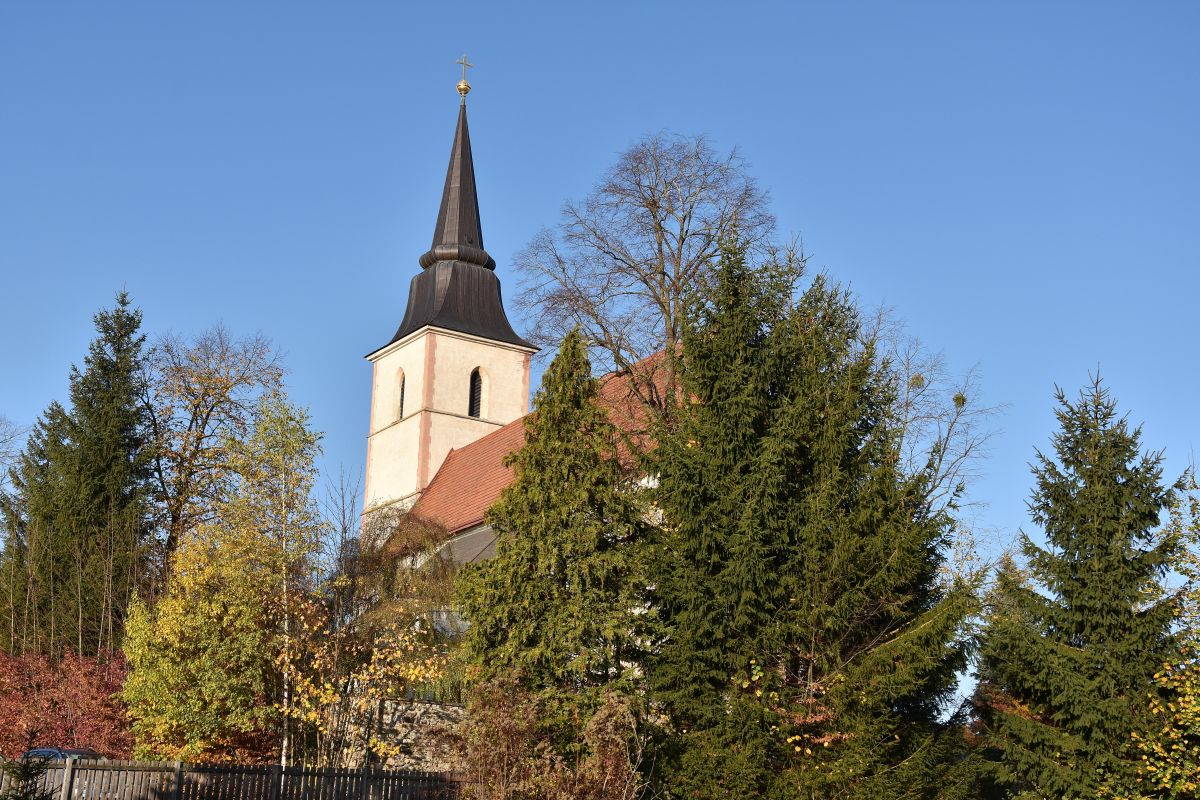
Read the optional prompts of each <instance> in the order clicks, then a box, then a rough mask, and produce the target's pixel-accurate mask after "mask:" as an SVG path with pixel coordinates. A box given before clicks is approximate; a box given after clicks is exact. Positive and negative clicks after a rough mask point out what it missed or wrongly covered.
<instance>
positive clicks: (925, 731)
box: [648, 248, 972, 798]
mask: <svg viewBox="0 0 1200 800" xmlns="http://www.w3.org/2000/svg"><path fill="white" fill-rule="evenodd" d="M692 319H693V322H692V324H691V325H690V326H689V329H688V330H687V332H686V334H685V337H684V344H683V353H682V355H683V363H682V370H681V374H682V376H683V385H684V391H685V393H686V396H688V397H689V398H691V401H692V402H690V403H688V404H687V405H686V407H685V409H684V410H683V411H682V413H681V414H680V417H679V420H678V424H677V428H676V429H675V430H673V431H662V432H661V434H660V447H659V450H658V457H657V459H656V467H657V470H658V473H659V480H660V484H659V488H658V491H657V498H658V502H659V505H660V506H661V509H662V512H663V514H664V516H665V518H666V533H665V540H664V543H663V546H662V548H661V552H660V553H659V557H658V558H657V559H656V562H655V566H656V570H655V573H654V575H653V583H654V585H655V598H654V600H655V606H656V607H657V609H658V612H659V613H660V614H661V616H662V623H663V625H664V630H665V639H664V641H663V644H662V647H661V649H660V651H659V652H658V653H657V654H655V655H653V656H652V657H651V659H650V661H649V663H648V676H649V681H650V686H651V689H652V698H653V699H654V700H655V701H656V702H657V703H659V704H661V706H662V707H663V709H664V710H665V711H666V712H667V714H668V716H669V719H670V725H669V730H668V732H667V733H668V742H669V743H670V744H669V746H668V748H667V750H666V752H664V754H663V755H664V756H665V761H666V762H667V768H666V772H667V773H668V774H667V776H666V778H667V780H666V785H668V786H669V787H671V788H672V789H673V790H674V791H676V792H678V795H679V796H686V797H697V798H699V797H753V796H772V795H773V796H784V797H806V798H809V797H812V798H818V797H820V798H825V797H889V798H891V797H922V798H923V797H934V796H938V795H939V794H952V793H953V791H954V790H955V789H956V786H957V784H956V783H955V782H954V780H953V779H952V778H951V776H950V775H949V773H950V769H949V766H948V763H949V760H950V759H949V752H948V751H950V750H952V749H953V746H954V745H953V740H954V735H953V733H952V732H949V731H947V730H946V729H945V728H943V726H941V725H939V723H938V717H939V713H940V711H941V710H942V706H943V703H944V702H945V701H947V700H948V699H949V697H950V695H951V693H952V691H953V687H954V685H955V673H956V671H957V670H959V669H960V668H961V667H962V666H963V663H964V653H963V646H962V644H961V641H962V636H961V633H962V628H963V626H964V623H965V619H966V617H967V615H968V614H969V613H970V611H971V608H972V606H971V601H970V592H969V591H967V590H966V588H965V587H959V588H958V589H956V590H955V591H951V592H947V591H945V590H943V589H942V588H941V587H940V586H939V583H938V580H937V572H938V568H939V566H940V565H941V563H942V560H943V550H944V547H945V544H946V540H947V537H948V535H949V533H950V529H951V524H952V521H951V520H949V519H948V518H946V517H945V516H943V515H940V514H936V513H933V512H932V511H931V510H930V507H929V502H928V486H927V482H926V476H925V475H923V474H917V475H911V476H910V475H904V474H901V472H900V471H899V469H900V467H899V465H900V464H901V463H902V459H901V457H900V453H899V451H898V447H899V439H898V433H897V432H896V431H895V430H892V428H891V426H890V425H889V422H888V420H889V419H890V416H889V413H888V409H889V407H890V404H891V402H892V400H893V397H894V395H893V392H894V385H893V384H894V378H893V375H892V373H891V372H890V371H889V369H888V368H887V365H886V364H883V363H881V362H880V360H879V359H878V358H877V356H876V353H875V350H874V347H873V344H872V342H871V341H870V340H869V337H867V336H866V335H865V334H864V332H863V330H862V328H861V326H860V324H859V318H858V314H857V311H856V309H855V307H854V305H853V304H852V302H851V301H850V299H849V298H848V296H847V295H846V294H845V293H843V292H840V291H838V290H836V289H834V288H832V287H830V286H828V285H827V283H826V282H825V280H824V279H822V278H818V279H816V280H815V281H813V283H812V285H811V287H810V288H809V289H808V290H807V291H805V292H804V294H803V295H802V296H801V297H800V298H799V300H798V301H797V302H795V303H793V301H792V296H791V284H790V280H789V279H788V277H787V276H786V275H780V274H776V273H775V272H773V271H772V270H771V269H770V268H753V267H751V266H749V265H747V264H746V262H745V257H744V252H742V251H741V250H740V249H737V248H732V249H727V250H726V251H725V252H724V254H723V257H722V260H721V263H720V265H719V268H718V269H717V271H716V280H715V283H714V285H713V287H712V289H711V291H709V292H708V293H707V296H705V297H703V298H701V302H700V303H699V304H698V307H697V308H696V310H695V312H694V314H693V317H692ZM959 738H961V737H959Z"/></svg>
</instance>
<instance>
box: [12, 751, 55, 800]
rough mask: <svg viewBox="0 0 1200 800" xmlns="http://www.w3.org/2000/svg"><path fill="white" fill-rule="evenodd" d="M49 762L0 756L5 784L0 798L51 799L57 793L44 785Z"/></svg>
mask: <svg viewBox="0 0 1200 800" xmlns="http://www.w3.org/2000/svg"><path fill="white" fill-rule="evenodd" d="M49 770H50V763H49V762H48V761H46V760H45V759H40V758H22V759H15V758H14V759H3V758H0V772H2V773H3V774H4V777H5V778H7V781H6V783H7V785H6V788H5V790H4V791H3V792H0V800H53V798H54V796H55V795H56V794H58V793H57V792H55V791H54V790H53V789H51V788H49V787H48V786H47V785H46V773H47V772H48V771H49Z"/></svg>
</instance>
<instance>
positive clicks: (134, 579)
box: [3, 292, 149, 654]
mask: <svg viewBox="0 0 1200 800" xmlns="http://www.w3.org/2000/svg"><path fill="white" fill-rule="evenodd" d="M94 320H95V324H96V332H97V337H96V339H94V340H93V341H92V343H91V345H90V347H89V348H88V354H87V356H86V357H85V359H84V365H83V369H78V368H76V367H72V368H71V375H70V401H71V402H70V408H69V409H63V408H62V406H60V405H59V404H58V403H51V405H50V406H49V408H47V410H46V412H45V414H43V416H42V418H41V420H40V421H39V423H38V425H37V426H35V429H34V431H33V434H32V435H31V437H30V441H29V443H28V445H27V447H26V449H25V452H24V453H23V454H22V457H21V459H20V461H19V463H18V464H17V467H16V468H15V469H14V470H13V472H12V475H11V478H12V483H13V487H14V488H13V492H12V494H11V495H10V496H9V497H8V498H7V499H6V502H5V507H6V511H5V514H4V517H5V519H4V521H5V526H6V528H7V536H6V538H5V554H4V559H5V562H6V563H5V570H4V575H3V580H5V581H10V582H12V583H13V584H14V585H11V586H9V587H5V588H6V590H7V591H5V592H4V593H3V602H6V604H8V605H9V606H10V608H8V609H7V611H8V612H9V613H8V616H9V620H10V623H11V624H10V625H9V626H8V627H9V630H8V638H11V639H14V640H18V641H19V642H20V646H19V649H23V650H36V651H42V652H47V653H50V654H58V653H61V652H62V650H63V648H71V649H74V650H76V651H79V652H82V653H97V652H100V651H104V650H109V649H112V648H114V647H115V646H116V644H117V643H118V642H119V641H120V636H121V627H122V624H123V620H124V616H125V613H126V609H127V608H128V605H129V602H130V600H131V599H132V597H133V594H134V592H135V591H136V590H137V588H138V586H139V584H140V582H141V580H142V578H143V576H144V574H145V558H146V545H147V536H148V533H149V525H148V523H147V509H146V502H147V501H146V498H147V492H146V488H147V483H146V482H147V478H148V466H147V465H148V453H147V429H146V416H145V410H144V405H143V400H144V394H145V392H144V389H145V387H144V384H143V377H142V375H143V372H142V366H143V363H142V362H143V346H144V340H145V337H144V336H143V335H142V334H141V333H140V332H139V328H140V326H141V312H140V311H138V310H137V309H135V308H133V307H132V305H131V302H130V300H129V297H128V295H126V294H125V293H124V292H121V293H120V294H118V295H117V300H116V306H115V307H114V308H112V309H106V310H103V311H100V312H99V313H97V314H96V315H95V317H94ZM18 629H19V633H18ZM10 646H16V641H14V642H10Z"/></svg>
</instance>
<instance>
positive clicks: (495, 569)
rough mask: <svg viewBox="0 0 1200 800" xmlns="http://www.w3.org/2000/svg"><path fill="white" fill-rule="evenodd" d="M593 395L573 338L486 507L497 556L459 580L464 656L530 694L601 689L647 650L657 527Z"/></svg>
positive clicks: (547, 379) (550, 372)
mask: <svg viewBox="0 0 1200 800" xmlns="http://www.w3.org/2000/svg"><path fill="white" fill-rule="evenodd" d="M596 391H597V387H596V380H595V379H594V378H593V377H592V376H591V367H590V364H589V362H588V358H587V352H586V349H585V347H584V345H583V342H582V340H581V338H580V336H579V334H578V333H577V332H575V333H572V334H571V335H569V336H568V337H567V338H566V339H565V340H564V341H563V344H562V347H561V349H560V350H559V353H558V356H557V357H556V358H555V359H554V362H553V363H552V364H551V365H550V368H549V369H548V370H547V371H546V375H545V378H544V380H543V383H542V388H541V389H540V390H539V392H538V394H537V397H536V398H535V399H534V412H533V414H532V415H531V416H530V417H529V418H527V420H526V423H525V437H526V441H525V446H524V447H523V448H522V449H521V450H519V451H517V452H516V453H515V454H514V455H512V456H510V459H511V461H510V463H512V464H513V466H514V469H515V472H516V480H515V481H514V482H513V483H512V484H511V485H510V486H509V487H508V488H507V489H506V490H505V492H504V494H503V496H502V497H501V499H500V502H499V503H498V504H497V505H496V506H495V507H493V508H492V509H491V511H490V512H489V513H488V517H487V519H488V523H489V524H490V525H491V526H492V527H493V529H494V530H495V531H496V534H497V536H498V539H497V546H496V557H495V558H494V559H492V560H490V561H487V562H485V563H483V564H480V565H478V566H473V567H471V568H469V569H466V570H464V571H463V573H462V574H461V575H460V578H459V583H458V599H459V603H460V606H461V608H462V611H463V614H464V616H465V617H466V619H467V620H468V622H469V623H470V627H469V628H468V629H467V632H466V635H465V641H464V645H463V651H464V656H465V658H466V659H467V660H468V661H469V662H471V663H473V664H474V665H476V666H477V667H478V668H479V669H480V670H481V671H482V672H484V673H485V674H496V673H498V672H502V671H516V672H519V673H520V674H521V675H523V676H524V680H525V682H526V685H527V686H528V687H530V688H533V689H543V688H561V689H568V690H578V689H583V688H586V687H597V686H604V685H606V684H609V683H611V682H613V681H617V680H619V679H621V678H622V676H624V675H625V674H626V673H627V670H628V667H629V665H630V664H631V663H632V662H633V661H634V660H635V659H636V657H637V655H638V652H639V634H638V632H639V630H640V629H641V628H642V627H643V623H644V617H645V615H643V614H640V613H639V611H638V608H639V606H641V604H642V603H643V602H644V598H643V597H642V591H643V586H644V583H643V581H644V577H643V575H642V573H641V569H642V567H643V566H644V563H645V559H644V556H643V554H644V552H645V549H644V548H645V542H646V541H647V534H648V532H649V530H650V527H649V526H648V524H647V523H646V522H645V520H644V508H643V505H642V503H641V500H640V496H639V494H638V492H637V485H636V483H635V481H634V480H633V478H632V477H631V476H630V475H629V473H628V472H627V471H626V469H625V468H624V467H623V466H622V464H621V462H620V460H619V458H618V453H617V446H616V440H617V437H616V433H615V432H614V430H613V427H612V425H611V424H610V423H609V421H608V419H607V418H606V415H605V412H604V411H602V410H601V409H600V408H599V407H598V406H597V404H596Z"/></svg>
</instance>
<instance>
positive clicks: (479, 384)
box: [467, 369, 483, 417]
mask: <svg viewBox="0 0 1200 800" xmlns="http://www.w3.org/2000/svg"><path fill="white" fill-rule="evenodd" d="M482 400H483V378H482V377H480V375H479V370H478V369H473V370H471V399H470V402H468V403H467V416H469V417H478V416H479V406H480V403H481V401H482Z"/></svg>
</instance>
